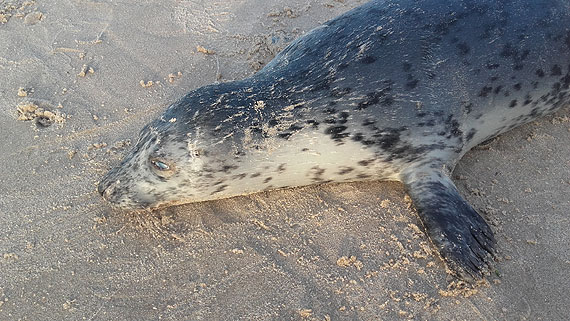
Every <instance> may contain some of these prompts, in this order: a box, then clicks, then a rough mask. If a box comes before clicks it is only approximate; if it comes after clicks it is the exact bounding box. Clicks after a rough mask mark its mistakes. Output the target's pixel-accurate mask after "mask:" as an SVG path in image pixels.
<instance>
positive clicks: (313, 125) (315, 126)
mask: <svg viewBox="0 0 570 321" xmlns="http://www.w3.org/2000/svg"><path fill="white" fill-rule="evenodd" d="M307 124H310V125H311V126H312V127H313V128H314V129H319V122H318V121H316V120H314V119H309V120H307Z"/></svg>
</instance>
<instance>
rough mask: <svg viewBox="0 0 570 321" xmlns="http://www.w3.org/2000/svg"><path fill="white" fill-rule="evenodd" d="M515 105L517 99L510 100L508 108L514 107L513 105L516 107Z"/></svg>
mask: <svg viewBox="0 0 570 321" xmlns="http://www.w3.org/2000/svg"><path fill="white" fill-rule="evenodd" d="M516 106H517V100H516V99H513V100H511V103H510V104H509V107H510V108H514V107H516Z"/></svg>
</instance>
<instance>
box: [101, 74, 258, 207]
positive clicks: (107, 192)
mask: <svg viewBox="0 0 570 321" xmlns="http://www.w3.org/2000/svg"><path fill="white" fill-rule="evenodd" d="M236 88H239V90H238V89H236ZM241 88H242V86H238V85H235V84H218V85H212V86H206V87H202V88H199V89H197V90H195V91H193V92H191V93H190V94H188V95H187V96H185V97H183V98H182V99H181V100H180V101H178V102H176V103H174V104H173V105H171V106H170V107H169V108H168V109H167V110H166V111H165V112H164V113H163V114H162V115H161V116H159V117H158V118H157V119H155V120H153V121H152V122H150V123H149V124H148V125H146V126H145V127H144V128H143V129H142V130H141V132H140V134H139V139H138V141H137V143H136V145H135V146H134V147H133V149H132V150H131V151H130V152H129V154H128V155H127V156H125V158H124V159H123V161H122V162H121V163H120V164H119V165H118V166H116V167H115V168H113V169H112V170H110V171H109V173H107V174H106V175H105V176H104V177H103V179H102V180H101V181H100V183H99V185H98V187H97V190H98V192H99V193H100V194H101V195H102V196H103V198H104V199H106V200H107V201H109V203H111V205H113V206H115V207H118V208H123V209H128V210H130V209H141V208H155V207H159V206H163V205H174V204H181V203H189V202H198V201H206V200H212V199H219V198H226V197H231V196H234V195H238V194H243V190H244V189H243V188H238V187H235V186H234V187H235V188H234V187H231V186H229V185H231V184H229V180H232V179H234V180H235V179H240V178H243V177H245V176H244V175H245V174H242V175H238V174H236V173H234V172H235V171H238V170H239V171H245V170H246V168H247V164H245V163H244V160H243V158H242V156H243V152H242V151H241V149H240V148H237V147H236V141H241V140H243V135H242V134H240V133H241V132H242V131H240V128H243V124H242V123H241V122H243V121H244V119H247V118H248V117H249V113H248V112H243V111H241V109H240V108H241V107H240V108H235V106H236V105H238V106H248V104H250V102H249V101H247V100H246V99H245V98H244V97H243V95H244V93H242V92H241V91H243V90H241ZM246 94H251V93H250V92H246ZM228 97H231V99H230V98H228ZM242 109H247V108H245V107H244V108H242ZM234 189H235V190H234Z"/></svg>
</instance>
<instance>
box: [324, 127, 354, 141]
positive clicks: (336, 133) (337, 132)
mask: <svg viewBox="0 0 570 321" xmlns="http://www.w3.org/2000/svg"><path fill="white" fill-rule="evenodd" d="M347 128H348V127H346V126H331V127H329V128H327V129H326V130H325V134H327V135H330V136H331V137H332V138H333V139H334V140H337V141H338V140H341V139H343V138H345V137H347V136H348V133H343V132H344V131H345V130H346V129H347Z"/></svg>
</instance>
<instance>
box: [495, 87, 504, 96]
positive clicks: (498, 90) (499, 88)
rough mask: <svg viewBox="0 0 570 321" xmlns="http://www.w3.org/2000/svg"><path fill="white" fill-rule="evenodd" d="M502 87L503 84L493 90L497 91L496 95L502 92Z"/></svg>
mask: <svg viewBox="0 0 570 321" xmlns="http://www.w3.org/2000/svg"><path fill="white" fill-rule="evenodd" d="M501 89H503V86H497V87H496V88H495V90H493V92H494V93H495V95H498V94H499V93H500V92H501Z"/></svg>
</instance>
